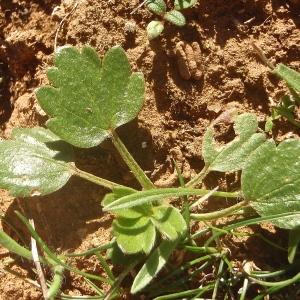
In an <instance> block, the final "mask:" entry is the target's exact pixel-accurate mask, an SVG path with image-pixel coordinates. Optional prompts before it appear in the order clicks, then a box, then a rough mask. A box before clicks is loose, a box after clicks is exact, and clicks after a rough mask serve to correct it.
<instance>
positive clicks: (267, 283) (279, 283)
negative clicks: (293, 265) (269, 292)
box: [249, 273, 300, 287]
mask: <svg viewBox="0 0 300 300" xmlns="http://www.w3.org/2000/svg"><path fill="white" fill-rule="evenodd" d="M249 279H250V281H252V282H255V283H257V284H260V285H262V286H270V287H275V286H276V287H279V286H288V285H292V284H293V283H295V282H297V281H299V280H300V273H298V274H296V275H295V276H294V277H292V278H290V279H287V280H283V281H277V282H270V281H263V280H258V279H255V278H253V277H250V276H249Z"/></svg>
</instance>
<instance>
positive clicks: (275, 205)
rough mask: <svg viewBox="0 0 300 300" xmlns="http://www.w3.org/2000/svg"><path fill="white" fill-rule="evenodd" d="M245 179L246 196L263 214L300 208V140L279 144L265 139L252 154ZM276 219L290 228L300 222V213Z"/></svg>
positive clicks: (281, 224) (283, 225)
mask: <svg viewBox="0 0 300 300" xmlns="http://www.w3.org/2000/svg"><path fill="white" fill-rule="evenodd" d="M241 180H242V191H243V193H244V196H245V198H246V199H247V200H250V203H251V205H252V207H253V208H254V209H255V210H256V211H257V212H258V213H259V214H260V215H261V216H269V215H273V214H279V213H284V212H297V211H299V212H300V140H299V139H289V140H285V141H283V142H282V143H280V144H279V145H278V146H277V147H276V145H275V143H274V141H272V140H269V141H267V142H265V143H264V144H263V145H261V146H260V147H259V148H258V149H257V150H256V151H255V152H253V153H252V154H251V155H250V156H249V158H248V160H247V163H246V164H245V167H244V170H243V173H242V179H241ZM272 222H273V223H274V224H275V225H277V226H279V227H282V228H287V229H292V228H295V227H297V226H299V225H300V219H299V218H298V217H297V216H296V217H287V218H279V219H277V220H274V221H272Z"/></svg>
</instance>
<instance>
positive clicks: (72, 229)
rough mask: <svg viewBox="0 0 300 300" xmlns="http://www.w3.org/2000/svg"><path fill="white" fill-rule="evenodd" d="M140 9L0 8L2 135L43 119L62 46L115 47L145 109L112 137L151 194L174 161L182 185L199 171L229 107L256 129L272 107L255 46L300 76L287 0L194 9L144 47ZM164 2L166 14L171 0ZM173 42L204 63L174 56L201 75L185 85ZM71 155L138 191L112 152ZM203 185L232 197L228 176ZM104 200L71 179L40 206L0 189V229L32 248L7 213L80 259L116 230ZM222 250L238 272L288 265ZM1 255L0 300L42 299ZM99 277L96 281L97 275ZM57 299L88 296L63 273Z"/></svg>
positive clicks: (57, 4)
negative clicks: (139, 76) (213, 126)
mask: <svg viewBox="0 0 300 300" xmlns="http://www.w3.org/2000/svg"><path fill="white" fill-rule="evenodd" d="M139 2H140V1H138V0H123V1H116V0H107V1H99V0H78V1H75V0H62V1H60V0H52V1H50V0H32V1H25V0H24V1H21V0H4V1H1V2H0V78H1V79H2V80H1V82H0V100H1V101H0V134H1V137H2V138H4V139H6V138H9V136H10V133H11V130H12V128H14V127H33V126H37V125H41V126H43V125H44V124H45V121H46V120H47V116H46V115H45V114H44V112H43V111H42V110H41V108H40V107H39V105H38V103H37V101H36V97H35V94H34V90H35V89H36V88H37V87H38V86H40V85H42V84H47V82H48V81H47V78H46V75H45V74H46V69H47V68H48V66H51V65H52V63H53V52H54V48H55V47H56V46H61V45H65V44H71V45H75V46H78V47H80V46H82V45H85V44H89V45H91V46H93V47H94V48H95V49H96V50H97V52H98V53H99V56H103V54H104V53H105V52H106V51H107V50H108V49H109V48H110V47H112V46H114V45H116V44H118V45H122V47H123V48H124V49H125V50H126V52H127V55H128V58H129V60H130V63H131V65H132V69H133V70H134V71H137V70H139V71H142V72H143V73H144V75H145V79H146V94H145V104H144V107H143V109H142V111H141V113H140V115H139V117H138V119H137V120H135V121H133V122H131V123H130V124H127V125H126V126H123V127H122V128H120V130H119V132H120V135H121V137H122V139H123V141H124V143H125V144H126V145H127V146H128V148H129V150H130V152H131V153H132V154H133V156H134V157H135V158H136V159H137V161H138V162H139V163H140V165H141V166H142V167H143V169H144V170H146V171H147V174H149V176H150V177H151V179H152V180H153V181H154V182H155V183H156V185H157V186H172V185H175V184H176V183H177V179H176V176H175V170H174V167H173V163H172V159H175V160H176V161H177V162H178V163H179V166H180V168H181V169H182V172H183V175H184V177H185V178H186V179H189V178H190V177H191V176H193V175H194V174H195V173H196V172H198V171H199V170H200V169H201V167H202V166H203V161H202V159H201V143H202V136H203V134H204V132H205V129H206V127H207V126H208V124H210V122H211V121H212V120H214V119H215V118H216V117H217V116H218V115H220V114H221V113H222V112H224V111H226V110H228V109H231V108H235V109H236V110H237V111H239V112H245V111H248V112H254V113H256V115H257V116H258V118H259V121H260V124H261V125H262V126H263V125H264V122H265V120H266V117H267V116H268V115H270V111H271V107H272V106H274V105H276V104H277V103H279V101H280V98H281V96H282V95H284V93H285V92H286V88H285V86H284V84H283V83H282V82H281V81H279V80H278V78H277V77H275V76H274V75H273V74H272V73H270V72H269V69H268V67H267V66H265V65H264V64H263V63H262V61H261V60H260V58H259V57H258V55H257V53H256V52H255V51H254V50H253V47H252V44H253V43H255V44H256V45H257V46H259V47H260V48H261V49H262V50H263V52H264V53H265V55H266V57H267V58H268V59H269V60H270V61H271V62H272V63H273V64H276V63H284V64H287V65H289V66H290V67H292V68H294V69H296V70H300V48H299V44H300V30H299V25H300V18H299V17H300V7H299V5H298V6H297V4H292V3H291V2H289V1H284V0H282V1H280V0H232V1H225V0H200V1H199V3H198V4H197V5H196V6H195V7H194V8H191V9H188V10H186V11H185V12H184V14H185V16H186V17H187V25H186V26H185V27H183V28H178V27H176V26H173V25H170V24H167V23H166V24H165V30H164V32H163V34H162V35H161V36H160V37H159V38H157V39H155V40H152V41H151V42H149V41H148V39H147V35H146V30H145V28H146V26H147V24H148V23H149V22H150V21H151V20H153V19H157V17H156V16H154V15H153V14H151V13H150V12H149V11H147V10H146V9H144V8H140V9H139V10H137V11H136V12H134V13H133V14H131V12H132V11H133V10H134V9H135V8H136V7H137V6H138V4H139ZM167 2H168V5H169V7H172V4H171V3H172V1H167ZM293 2H295V1H293ZM58 29H59V30H58ZM55 42H56V44H55ZM178 43H179V44H181V45H183V44H184V45H185V49H187V48H188V49H190V50H191V49H192V45H195V43H196V44H198V45H199V46H200V50H201V53H200V56H201V57H199V53H197V58H195V61H193V59H190V57H194V56H195V55H194V54H193V53H192V56H190V55H188V54H187V53H185V54H186V55H184V53H183V54H182V55H183V56H180V59H181V60H183V57H184V60H185V61H186V64H185V67H187V68H192V69H190V71H191V70H192V71H191V73H193V74H196V73H197V72H198V73H199V74H201V76H200V77H199V76H194V75H193V76H190V77H186V78H184V76H183V75H182V71H181V70H180V68H182V66H181V65H180V64H181V63H180V62H178V60H179V58H178V53H177V52H178V51H176V50H177V49H178ZM186 45H188V46H186ZM182 51H183V50H182ZM182 51H181V53H182ZM193 55H194V56H193ZM189 59H190V61H189ZM193 63H194V64H193ZM195 64H196V65H195ZM191 66H192V67H191ZM195 68H196V69H195ZM198 73H197V74H198ZM298 134H299V131H297V130H296V129H295V127H293V126H291V125H289V124H288V123H287V122H286V121H284V120H280V121H278V122H277V123H276V126H275V128H274V130H273V132H272V135H273V137H274V138H276V139H278V140H280V139H283V138H285V137H287V136H288V137H291V136H298ZM218 138H219V139H220V140H228V139H230V138H232V130H228V127H224V128H220V130H219V133H218ZM76 156H77V162H78V163H77V164H78V166H80V167H81V168H82V169H84V170H86V171H89V172H91V173H93V174H95V175H99V176H100V175H101V177H104V178H108V179H113V180H114V181H118V182H120V183H123V184H126V185H130V186H133V187H135V186H138V185H137V183H136V182H135V180H134V178H132V176H131V174H130V172H129V171H128V170H127V168H126V166H125V165H124V164H123V163H122V161H121V159H120V158H119V157H118V155H117V153H116V152H115V151H114V150H113V148H112V146H111V144H110V143H109V142H105V143H103V144H102V145H101V146H99V147H96V148H92V149H88V150H76ZM205 185H206V187H208V188H214V187H215V186H217V185H218V186H219V187H220V189H222V190H232V189H234V188H235V186H236V176H235V175H234V174H233V175H232V174H230V175H226V176H221V175H219V174H212V175H211V176H209V177H208V178H207V180H206V181H205ZM105 192H106V191H105V190H103V189H101V188H98V187H96V186H94V185H93V184H91V183H88V182H85V181H82V180H79V179H77V178H72V179H71V180H70V181H69V183H68V184H67V185H66V186H65V187H64V188H63V189H62V190H60V191H59V192H55V193H53V194H51V195H49V196H46V197H34V198H31V199H15V198H12V197H10V196H9V195H8V193H7V192H6V191H3V190H2V191H1V192H0V210H1V213H2V215H3V216H4V219H3V222H2V226H3V228H4V230H5V231H6V232H8V233H10V234H11V235H12V236H13V237H14V238H16V239H17V240H19V241H20V242H24V243H28V241H29V236H28V234H27V232H26V230H25V229H24V228H23V227H22V226H21V224H20V223H19V222H18V221H17V220H16V217H15V214H14V211H15V210H16V209H18V210H20V211H21V212H23V213H25V214H26V216H27V217H31V218H33V219H34V221H35V226H36V229H37V231H38V232H39V233H40V235H41V236H42V238H43V239H44V240H45V241H46V243H47V244H48V245H49V246H50V247H51V248H53V249H56V251H58V252H60V251H63V252H64V251H68V252H74V251H75V252H80V251H83V250H86V249H88V248H91V247H93V246H97V245H101V244H103V243H105V242H107V241H109V239H110V224H111V221H112V220H111V217H110V216H109V215H107V214H103V213H102V211H101V206H100V201H101V199H102V197H103V195H104V194H105ZM7 223H9V224H10V225H12V226H13V227H14V228H15V229H16V230H17V231H18V232H19V235H17V234H16V233H15V231H14V230H12V227H11V226H8V225H7ZM257 230H259V231H263V232H265V233H266V234H267V235H268V237H269V238H270V239H271V240H274V241H277V242H279V241H282V243H283V244H284V243H286V238H285V237H284V236H285V234H283V233H282V232H280V231H279V232H278V231H276V230H274V228H273V227H269V228H264V229H261V227H260V228H258V229H257ZM20 239H21V240H20ZM226 243H227V244H228V245H227V246H228V247H229V248H230V249H231V250H232V255H234V257H233V259H235V260H236V261H237V262H240V263H241V262H242V261H243V260H244V259H245V258H247V259H249V260H252V261H255V263H256V264H259V265H262V266H263V265H268V264H271V265H272V264H273V265H276V263H278V261H280V260H282V259H286V258H285V257H282V255H281V254H280V253H278V251H274V250H272V249H271V250H270V251H271V252H272V255H271V254H269V253H270V251H269V248H266V245H265V244H264V243H260V242H258V241H253V240H251V239H247V238H246V239H245V240H239V241H234V240H232V241H230V240H228V241H226ZM262 253H264V254H262ZM266 255H267V257H266ZM0 257H1V269H0V271H1V272H0V295H1V296H0V298H1V299H41V294H40V291H39V290H38V289H36V288H34V287H32V285H30V284H29V283H27V282H25V281H24V280H22V279H20V278H17V277H16V276H14V275H11V274H9V273H7V272H3V271H2V269H3V266H4V265H5V263H7V259H8V257H9V254H8V253H7V251H6V250H5V249H3V248H0ZM13 258H14V259H16V261H17V263H16V264H14V265H13V268H12V269H13V270H14V271H17V272H19V273H20V274H22V275H24V276H27V277H28V278H32V279H36V278H35V275H34V274H32V272H31V271H30V268H29V267H28V265H26V263H25V262H23V261H20V260H19V259H17V257H13ZM76 263H77V265H78V267H80V268H84V269H86V270H89V269H93V268H94V266H95V265H96V261H95V260H93V259H92V258H91V259H89V260H84V261H83V260H80V259H77V260H76ZM98 272H100V273H101V269H99V271H98ZM63 290H64V292H65V293H69V294H70V295H81V294H92V291H91V290H90V288H89V287H88V286H87V284H85V283H84V282H83V281H82V280H80V278H77V277H74V276H73V275H68V277H67V278H66V282H65V284H64V287H63ZM129 298H130V297H129V296H128V297H127V299H129Z"/></svg>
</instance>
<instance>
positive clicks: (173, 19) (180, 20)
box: [164, 10, 186, 27]
mask: <svg viewBox="0 0 300 300" xmlns="http://www.w3.org/2000/svg"><path fill="white" fill-rule="evenodd" d="M164 19H165V20H167V21H169V22H170V23H172V24H174V25H176V26H178V27H183V26H184V25H185V24H186V20H185V16H184V15H183V14H182V13H181V12H179V11H177V10H171V11H168V12H167V13H166V14H165V15H164Z"/></svg>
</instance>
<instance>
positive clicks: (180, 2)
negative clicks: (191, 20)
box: [174, 0, 198, 10]
mask: <svg viewBox="0 0 300 300" xmlns="http://www.w3.org/2000/svg"><path fill="white" fill-rule="evenodd" d="M197 2H198V0H175V1H174V5H175V9H177V10H181V9H186V8H189V7H192V6H194V5H195V4H196V3H197Z"/></svg>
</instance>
